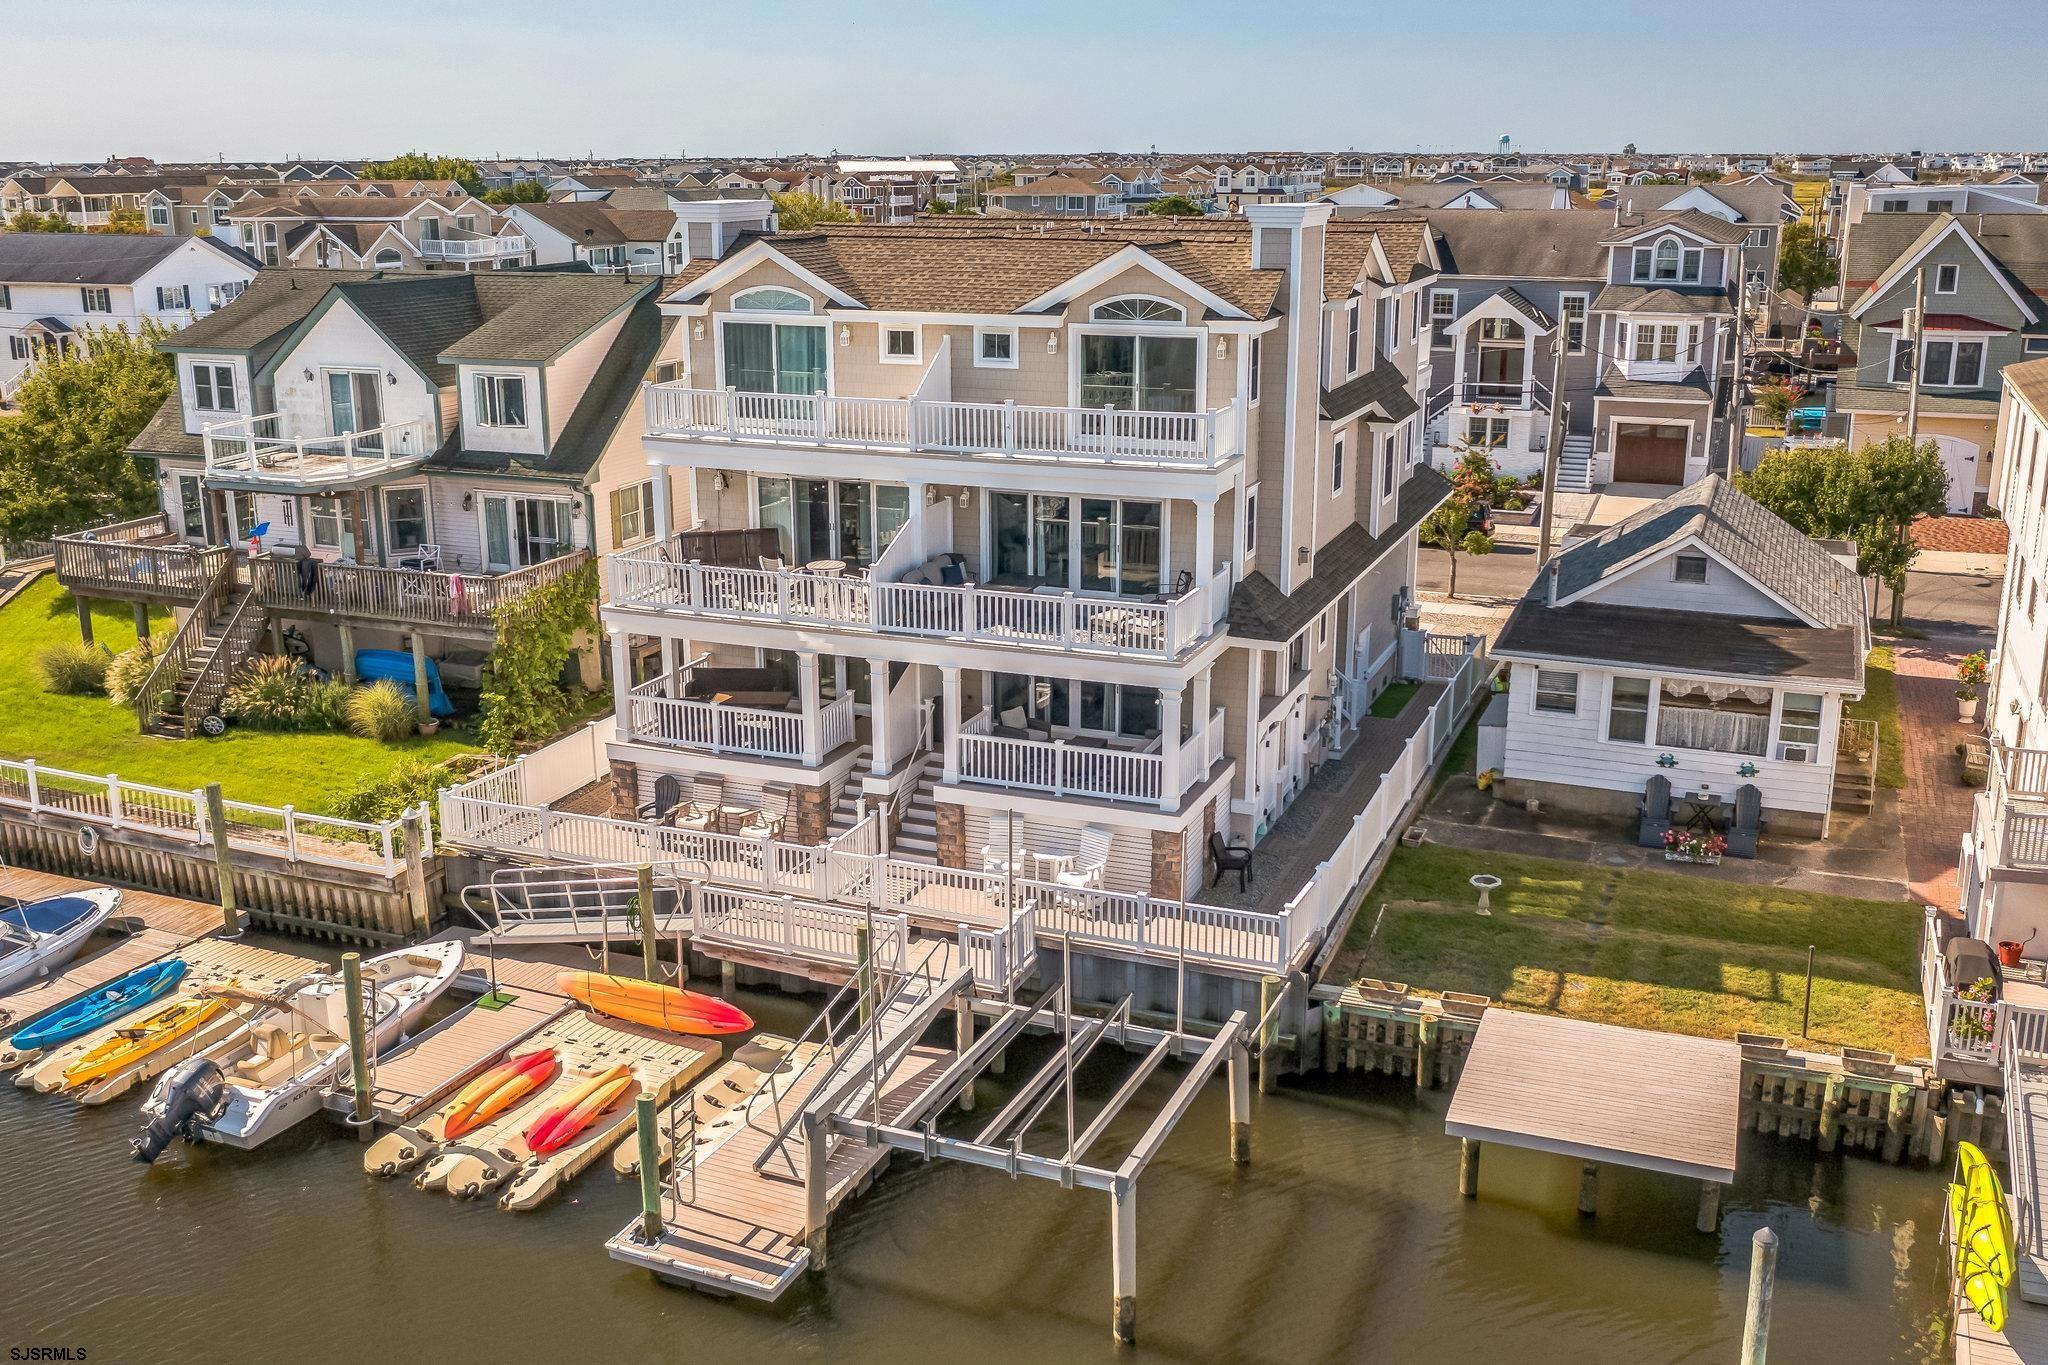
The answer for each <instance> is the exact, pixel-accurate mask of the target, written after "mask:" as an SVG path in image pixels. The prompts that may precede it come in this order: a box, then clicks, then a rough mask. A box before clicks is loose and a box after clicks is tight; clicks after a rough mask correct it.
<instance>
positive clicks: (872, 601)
mask: <svg viewBox="0 0 2048 1365" xmlns="http://www.w3.org/2000/svg"><path fill="white" fill-rule="evenodd" d="M607 562H608V566H609V573H610V585H609V587H610V602H611V605H612V606H613V607H614V608H616V609H621V610H633V611H656V612H664V613H674V614H678V615H683V616H700V617H712V618H730V619H735V620H753V621H759V620H763V619H768V620H775V621H782V622H792V623H796V624H801V625H810V626H828V627H832V628H835V629H839V630H846V631H853V632H858V633H862V634H883V635H916V636H924V637H930V638H942V639H957V640H970V641H974V642H976V643H982V644H1000V645H1025V646H1033V647H1040V648H1048V649H1056V650H1060V651H1063V652H1073V653H1108V654H1125V655H1133V656H1137V657H1141V658H1148V659H1174V658H1179V657H1180V656H1181V655H1182V654H1183V653H1185V652H1186V651H1187V650H1189V649H1190V648H1192V647H1193V646H1194V645H1195V644H1196V643H1197V642H1199V641H1201V640H1203V639H1205V638H1207V637H1208V636H1209V634H1210V633H1211V632H1212V631H1213V630H1214V629H1215V627H1216V623H1217V622H1218V621H1219V620H1220V619H1221V618H1222V616H1223V613H1224V611H1225V610H1226V609H1227V608H1228V606H1229V593H1230V581H1229V579H1228V577H1226V576H1220V575H1219V576H1214V577H1211V578H1210V579H1209V580H1208V581H1207V582H1206V583H1201V584H1197V585H1196V586H1195V587H1194V588H1193V589H1191V590H1190V591H1188V592H1187V593H1185V594H1183V595H1182V596H1180V597H1174V598H1169V599H1167V600H1165V601H1158V602H1154V601H1145V600H1141V599H1138V598H1130V597H1108V596H1103V597H1095V596H1084V595H1082V594H1079V593H1075V592H1070V591H1059V592H1047V591H1037V592H1018V591H1010V590H1007V589H998V588H983V587H977V586H974V585H972V584H970V585H967V586H964V587H946V586H940V585H933V584H922V583H876V582H872V581H870V580H867V579H859V578H838V577H827V576H824V575H820V574H810V573H797V572H792V571H790V570H786V569H784V570H773V569H741V568H727V567H721V566H717V565H709V564H699V563H678V562H676V561H675V560H674V559H672V558H671V557H670V556H669V555H668V553H667V552H665V551H663V550H661V549H659V548H656V549H646V550H637V551H630V552H624V553H618V554H613V555H612V556H610V558H609V560H608V561H607Z"/></svg>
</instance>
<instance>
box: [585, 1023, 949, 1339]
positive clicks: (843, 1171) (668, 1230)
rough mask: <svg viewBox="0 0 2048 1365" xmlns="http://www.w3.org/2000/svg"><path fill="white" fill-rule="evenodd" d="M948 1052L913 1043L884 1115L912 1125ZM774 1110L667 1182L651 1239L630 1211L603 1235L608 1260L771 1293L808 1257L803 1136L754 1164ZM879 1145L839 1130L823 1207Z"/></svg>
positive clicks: (840, 1194)
mask: <svg viewBox="0 0 2048 1365" xmlns="http://www.w3.org/2000/svg"><path fill="white" fill-rule="evenodd" d="M952 1060H953V1054H952V1053H951V1052H948V1051H946V1050H945V1049H943V1048H936V1047H926V1046H923V1045H918V1046H914V1047H912V1048H910V1050H909V1051H908V1052H907V1053H906V1054H905V1055H904V1057H903V1058H902V1060H901V1061H899V1062H898V1063H897V1064H896V1067H895V1068H894V1070H893V1071H892V1072H891V1074H890V1075H889V1077H888V1079H887V1080H886V1081H884V1082H883V1085H882V1104H881V1109H882V1117H883V1121H884V1122H888V1123H915V1122H917V1121H918V1119H919V1118H920V1117H921V1116H922V1114H923V1110H924V1103H923V1101H924V1098H925V1092H926V1090H927V1088H928V1087H929V1086H930V1084H931V1082H932V1081H934V1080H936V1079H937V1078H938V1076H939V1073H940V1072H942V1071H944V1070H945V1069H946V1066H947V1064H948V1063H949V1062H951V1061H952ZM825 1069H826V1068H825V1065H824V1063H823V1061H822V1060H820V1061H819V1062H817V1063H815V1064H813V1065H812V1066H810V1067H808V1068H806V1069H805V1070H804V1071H803V1072H802V1073H801V1074H800V1075H798V1076H797V1077H796V1078H795V1079H794V1080H793V1081H792V1082H791V1083H790V1085H789V1088H788V1089H786V1090H784V1091H783V1092H782V1094H781V1109H780V1113H781V1114H782V1115H783V1116H788V1115H790V1114H794V1113H795V1112H797V1110H799V1109H800V1108H802V1107H803V1105H804V1104H805V1102H806V1101H808V1100H809V1099H810V1097H811V1093H812V1091H813V1090H814V1089H815V1088H816V1086H817V1084H818V1082H819V1081H820V1079H822V1078H823V1076H824V1075H825ZM776 1113H777V1111H776V1110H775V1109H774V1108H773V1107H772V1106H771V1107H770V1108H769V1109H768V1110H767V1111H766V1112H765V1113H763V1114H762V1115H761V1118H760V1119H759V1120H757V1121H755V1122H752V1123H749V1124H748V1125H747V1126H745V1127H743V1128H741V1129H740V1130H739V1131H737V1132H735V1133H734V1134H733V1135H732V1136H731V1137H729V1138H727V1139H726V1140H725V1141H724V1142H723V1143H721V1144H720V1145H719V1146H718V1148H717V1149H716V1150H715V1151H713V1152H712V1153H711V1154H710V1156H709V1157H708V1158H706V1159H705V1161H704V1162H703V1163H702V1165H700V1166H698V1167H697V1168H696V1170H695V1172H694V1178H693V1176H692V1175H691V1174H687V1173H686V1174H684V1175H682V1176H681V1177H680V1178H679V1179H678V1178H670V1179H666V1180H664V1182H663V1189H662V1197H661V1221H662V1234H661V1239H660V1241H658V1242H656V1243H654V1244H653V1245H648V1244H646V1243H643V1242H641V1241H640V1240H639V1222H638V1220H637V1219H636V1220H635V1221H634V1222H633V1223H632V1224H630V1225H628V1226H627V1227H626V1228H625V1229H624V1230H623V1231H621V1232H620V1233H619V1234H618V1235H617V1236H615V1237H613V1238H612V1239H611V1240H610V1241H608V1242H606V1243H605V1250H606V1251H607V1252H608V1253H610V1255H611V1256H612V1258H613V1259H614V1260H618V1261H624V1262H626V1263H627V1264H629V1265H637V1266H640V1267H641V1268H643V1269H646V1270H651V1271H653V1272H654V1273H655V1274H656V1275H658V1276H660V1277H661V1278H662V1279H664V1280H669V1281H673V1282H676V1283H680V1284H691V1285H696V1286H698V1287H701V1288H705V1289H711V1290H715V1291H717V1292H720V1293H727V1294H745V1295H747V1296H748V1297H750V1298H756V1299H775V1298H778V1297H780V1296H781V1294H782V1292H783V1291H784V1290H785V1289H787V1288H788V1287H789V1285H790V1283H791V1282H792V1281H793V1280H795V1279H796V1277H797V1275H798V1274H799V1273H801V1272H802V1271H803V1269H804V1267H805V1266H807V1265H808V1264H809V1263H810V1249H809V1248H808V1247H807V1246H806V1245H805V1242H804V1186H803V1180H802V1178H801V1176H800V1175H793V1174H792V1173H791V1172H792V1168H793V1169H794V1170H795V1171H796V1172H801V1171H802V1170H803V1169H804V1162H805V1153H804V1148H803V1143H802V1142H801V1141H800V1140H799V1139H797V1138H795V1137H794V1136H792V1138H791V1139H790V1141H789V1142H788V1143H786V1144H785V1146H784V1149H783V1150H784V1152H785V1153H786V1154H787V1156H788V1158H789V1160H788V1161H784V1160H783V1157H782V1155H776V1156H772V1157H770V1158H769V1160H768V1162H767V1163H766V1164H765V1165H764V1166H763V1167H762V1169H760V1170H758V1171H757V1170H755V1169H754V1160H755V1158H756V1157H758V1156H760V1155H761V1153H763V1152H764V1151H766V1150H767V1149H768V1147H769V1145H770V1143H771V1141H772V1140H773V1138H774V1134H775V1126H776V1124H777V1122H778V1119H777V1117H776ZM888 1154H889V1149H888V1148H887V1147H885V1146H879V1145H874V1146H871V1145H869V1144H867V1143H863V1142H856V1141H854V1140H852V1139H850V1138H841V1139H839V1140H838V1143H837V1145H836V1146H835V1147H834V1148H833V1150H832V1156H831V1160H830V1162H829V1163H828V1166H827V1174H828V1181H829V1193H828V1197H827V1206H828V1210H834V1211H836V1210H837V1209H838V1208H839V1206H840V1205H841V1204H842V1203H844V1202H845V1201H846V1200H847V1199H848V1198H850V1197H851V1196H852V1195H854V1194H855V1193H857V1192H859V1190H861V1189H862V1188H864V1187H865V1185H866V1183H867V1181H868V1179H869V1177H870V1176H872V1175H873V1174H874V1172H875V1170H876V1168H877V1167H879V1166H880V1165H881V1163H882V1161H883V1160H884V1159H885V1158H886V1157H887V1156H888Z"/></svg>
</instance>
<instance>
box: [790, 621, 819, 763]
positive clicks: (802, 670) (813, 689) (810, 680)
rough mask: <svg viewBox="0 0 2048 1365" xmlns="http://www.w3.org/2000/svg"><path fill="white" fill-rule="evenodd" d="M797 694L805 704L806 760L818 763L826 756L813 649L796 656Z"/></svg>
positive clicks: (816, 661)
mask: <svg viewBox="0 0 2048 1365" xmlns="http://www.w3.org/2000/svg"><path fill="white" fill-rule="evenodd" d="M796 671H797V696H798V697H800V698H802V700H803V705H804V762H806V763H809V764H812V765H816V764H817V763H818V762H819V760H821V759H822V758H823V757H824V753H823V751H822V750H821V749H820V747H819V745H820V742H821V740H822V739H823V735H822V734H821V733H820V731H821V728H822V727H821V726H820V725H819V723H818V656H817V653H816V652H815V651H813V650H804V651H803V652H801V653H799V654H798V655H797V656H796Z"/></svg>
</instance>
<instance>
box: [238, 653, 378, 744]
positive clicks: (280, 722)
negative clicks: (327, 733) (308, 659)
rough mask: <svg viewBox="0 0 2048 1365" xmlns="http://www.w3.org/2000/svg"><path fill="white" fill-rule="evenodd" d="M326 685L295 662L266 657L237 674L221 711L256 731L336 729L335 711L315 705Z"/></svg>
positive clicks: (280, 656) (337, 718) (281, 658)
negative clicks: (319, 693)
mask: <svg viewBox="0 0 2048 1365" xmlns="http://www.w3.org/2000/svg"><path fill="white" fill-rule="evenodd" d="M326 686H327V684H325V683H322V682H321V681H320V680H319V679H318V678H316V677H314V676H313V674H312V673H311V672H309V671H308V670H307V669H306V668H305V666H304V665H302V664H301V663H299V661H298V660H296V659H287V658H285V657H284V656H282V655H277V654H272V655H266V656H265V657H263V658H260V659H257V660H255V661H254V662H252V663H251V664H249V665H248V666H247V667H246V668H244V669H243V670H242V671H241V672H240V673H239V674H237V675H236V677H235V680H234V682H233V683H231V684H230V685H229V687H228V691H227V696H226V697H224V698H222V700H221V708H220V709H221V711H222V712H223V713H224V714H226V715H229V716H232V717H233V718H235V719H236V720H239V721H241V722H242V723H243V724H245V725H248V726H251V727H253V728H255V729H258V730H334V729H339V728H340V718H339V716H337V715H336V714H335V713H334V708H333V707H332V706H331V705H330V706H328V707H327V708H326V709H325V710H323V709H322V708H321V707H320V706H319V705H317V704H316V700H315V699H316V696H317V694H318V692H319V691H320V690H321V689H323V688H325V687H326ZM343 690H344V691H346V690H347V689H345V688H344V689H343Z"/></svg>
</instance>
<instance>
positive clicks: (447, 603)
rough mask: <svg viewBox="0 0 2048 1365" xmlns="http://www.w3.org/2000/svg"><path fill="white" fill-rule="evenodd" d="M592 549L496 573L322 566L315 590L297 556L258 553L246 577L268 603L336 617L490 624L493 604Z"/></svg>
mask: <svg viewBox="0 0 2048 1365" xmlns="http://www.w3.org/2000/svg"><path fill="white" fill-rule="evenodd" d="M589 557H590V556H589V553H588V552H587V551H584V550H571V551H570V552H569V553H568V554H564V555H557V556H555V557H554V558H553V559H549V560H545V561H543V562H541V563H539V564H534V565H530V566H528V567H527V568H524V569H514V570H512V571H511V572H510V573H501V574H468V573H434V572H428V571H426V570H421V569H381V568H377V567H375V566H373V565H368V564H330V563H324V562H323V563H322V564H321V565H320V567H319V569H318V570H317V571H316V573H315V576H314V578H313V590H312V592H311V593H308V592H307V591H306V590H305V589H304V588H303V587H301V586H300V578H299V574H300V569H299V563H300V561H299V560H297V559H285V558H281V557H277V556H269V555H264V556H258V557H257V558H255V559H252V560H250V561H249V581H250V583H251V584H252V585H253V586H254V588H255V591H256V597H257V599H258V600H259V601H260V602H261V603H262V604H263V605H264V606H265V607H270V608H275V609H282V610H289V611H293V612H305V613H310V614H314V615H321V614H324V615H329V616H335V617H354V618H359V619H367V620H374V621H392V622H399V623H404V624H408V625H420V626H466V627H469V628H472V629H478V628H488V627H489V626H490V625H491V623H492V622H493V621H494V620H495V619H496V614H497V611H498V608H500V607H502V606H504V605H506V604H507V603H510V602H514V601H517V600H518V599H519V598H520V597H522V596H523V595H525V594H526V593H528V592H530V591H532V590H533V589H535V588H538V587H542V586H544V585H546V584H549V583H553V582H555V581H557V580H559V579H561V578H564V577H566V576H568V575H569V574H570V573H573V572H574V571H575V570H576V568H577V567H578V566H580V565H581V564H582V563H583V562H584V561H585V560H586V559H588V558H589Z"/></svg>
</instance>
